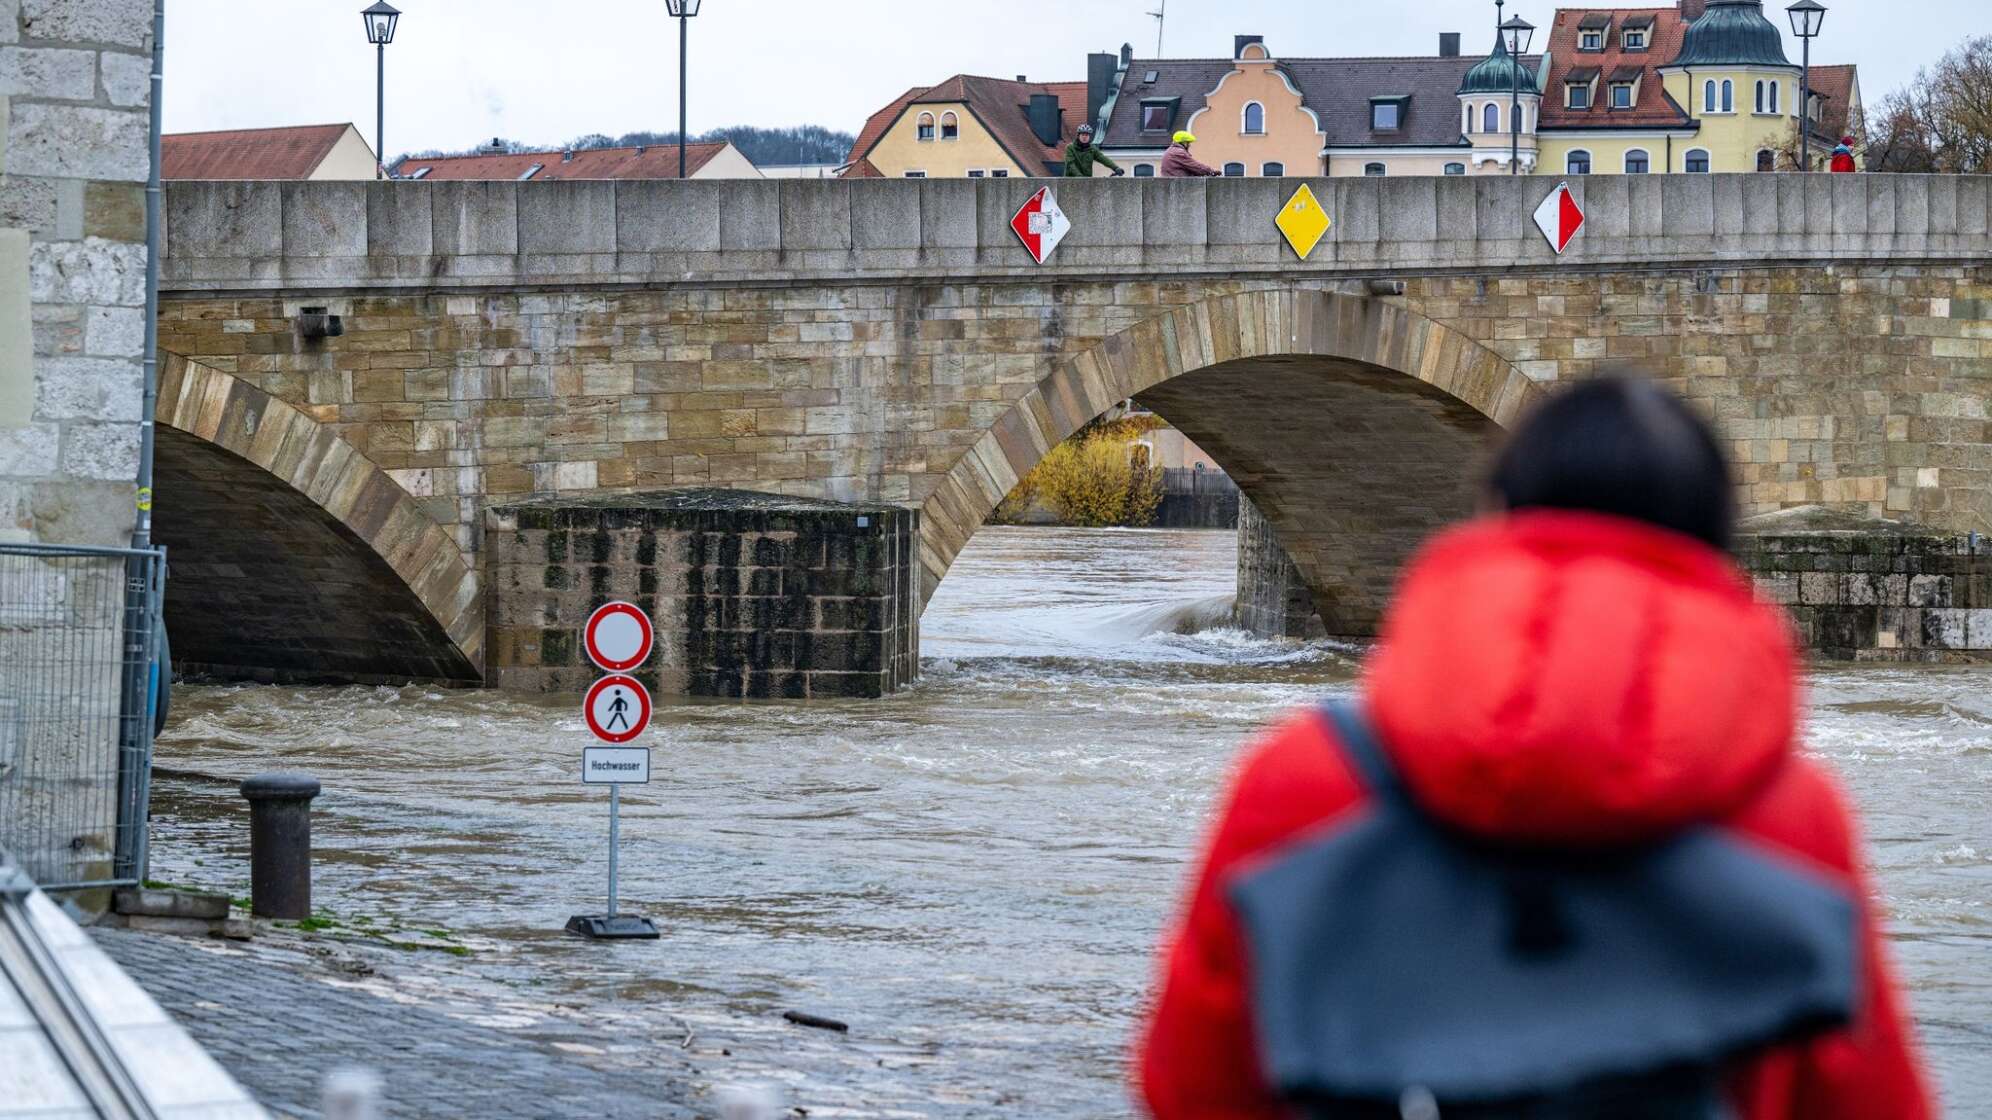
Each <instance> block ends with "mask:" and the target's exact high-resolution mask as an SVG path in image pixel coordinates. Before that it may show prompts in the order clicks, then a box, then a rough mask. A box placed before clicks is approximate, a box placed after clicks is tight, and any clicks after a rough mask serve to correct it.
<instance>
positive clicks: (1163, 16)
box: [1148, 0, 1169, 58]
mask: <svg viewBox="0 0 1992 1120" xmlns="http://www.w3.org/2000/svg"><path fill="white" fill-rule="evenodd" d="M1155 8H1156V10H1155V11H1152V12H1150V13H1148V14H1149V15H1151V16H1153V17H1154V18H1155V57H1156V58H1161V57H1162V27H1163V24H1164V22H1165V21H1166V20H1167V19H1168V17H1169V0H1161V2H1160V3H1158V4H1156V5H1155Z"/></svg>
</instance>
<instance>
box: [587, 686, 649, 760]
mask: <svg viewBox="0 0 1992 1120" xmlns="http://www.w3.org/2000/svg"><path fill="white" fill-rule="evenodd" d="M581 718H582V719H585V720H587V721H588V730H590V731H592V732H594V733H595V738H597V739H600V740H601V741H602V742H604V743H627V742H629V741H630V740H631V739H634V738H636V737H637V736H638V735H641V734H643V730H644V728H646V727H649V726H650V692H649V690H647V689H645V688H644V687H643V686H642V685H641V684H639V683H637V680H636V678H635V677H625V676H623V675H621V674H616V675H614V676H608V677H603V678H602V679H601V680H598V681H596V682H595V687H593V688H591V689H589V690H588V695H587V697H586V698H585V699H583V700H582V701H581Z"/></svg>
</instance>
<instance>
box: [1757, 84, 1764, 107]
mask: <svg viewBox="0 0 1992 1120" xmlns="http://www.w3.org/2000/svg"><path fill="white" fill-rule="evenodd" d="M1757 111H1758V112H1759V113H1761V112H1763V111H1764V80H1763V79H1762V78H1759V79H1757Z"/></svg>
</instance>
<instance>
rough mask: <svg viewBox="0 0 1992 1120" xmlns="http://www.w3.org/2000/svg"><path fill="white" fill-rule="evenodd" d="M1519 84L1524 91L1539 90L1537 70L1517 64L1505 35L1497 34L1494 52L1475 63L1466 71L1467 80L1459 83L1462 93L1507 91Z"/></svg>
mask: <svg viewBox="0 0 1992 1120" xmlns="http://www.w3.org/2000/svg"><path fill="white" fill-rule="evenodd" d="M1518 75H1519V80H1517V76H1518ZM1517 85H1519V86H1521V92H1523V93H1536V92H1539V91H1538V90H1537V89H1536V78H1535V72H1534V71H1532V70H1530V69H1529V68H1528V67H1527V66H1523V65H1519V64H1517V63H1516V62H1515V60H1514V58H1513V57H1511V56H1510V55H1509V54H1508V44H1507V43H1506V42H1505V41H1504V40H1503V37H1502V36H1500V35H1496V36H1494V53H1493V54H1490V55H1488V56H1487V57H1486V58H1483V59H1481V60H1480V61H1479V62H1476V63H1474V64H1473V69H1471V70H1468V71H1467V72H1466V80H1465V81H1463V82H1461V83H1460V84H1459V91H1460V92H1461V93H1462V94H1466V93H1507V92H1509V91H1510V90H1512V89H1514V88H1515V87H1516V86H1517Z"/></svg>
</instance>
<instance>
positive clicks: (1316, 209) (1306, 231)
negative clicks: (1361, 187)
mask: <svg viewBox="0 0 1992 1120" xmlns="http://www.w3.org/2000/svg"><path fill="white" fill-rule="evenodd" d="M1273 224H1274V225H1277V226H1279V227H1280V233H1281V234H1283V235H1284V236H1285V237H1286V241H1287V244H1288V245H1291V246H1292V247H1293V251H1294V252H1295V253H1297V254H1299V256H1300V259H1301V260H1306V259H1307V255H1308V254H1309V253H1312V252H1313V251H1314V247H1315V246H1316V245H1319V244H1321V238H1322V237H1323V236H1325V235H1326V234H1327V233H1328V227H1329V226H1332V225H1334V224H1335V223H1334V222H1333V221H1331V220H1329V218H1328V211H1326V210H1323V209H1322V208H1321V204H1320V203H1319V202H1316V201H1315V200H1314V192H1313V191H1311V190H1308V189H1307V184H1306V183H1302V184H1301V185H1300V189H1299V190H1297V191H1295V192H1293V197H1292V198H1289V199H1287V200H1286V205H1285V206H1283V207H1281V208H1280V216H1279V218H1278V220H1276V221H1275V222H1274V223H1273Z"/></svg>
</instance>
